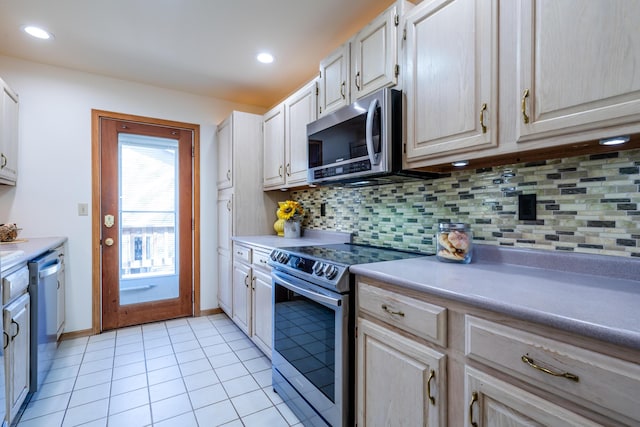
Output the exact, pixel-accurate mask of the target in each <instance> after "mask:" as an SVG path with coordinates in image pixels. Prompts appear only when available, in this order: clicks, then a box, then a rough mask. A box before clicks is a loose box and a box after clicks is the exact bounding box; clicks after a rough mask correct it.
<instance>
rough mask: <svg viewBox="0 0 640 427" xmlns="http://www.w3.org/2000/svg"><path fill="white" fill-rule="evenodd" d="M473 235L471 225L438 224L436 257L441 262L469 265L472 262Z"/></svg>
mask: <svg viewBox="0 0 640 427" xmlns="http://www.w3.org/2000/svg"><path fill="white" fill-rule="evenodd" d="M472 249H473V234H472V233H471V228H469V224H464V223H455V222H441V223H440V224H438V234H437V239H436V257H437V258H438V260H440V261H446V262H458V263H462V264H468V263H470V262H471V251H472Z"/></svg>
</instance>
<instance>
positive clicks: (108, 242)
mask: <svg viewBox="0 0 640 427" xmlns="http://www.w3.org/2000/svg"><path fill="white" fill-rule="evenodd" d="M104 244H105V245H107V246H111V245H113V239H112V238H111V237H107V238H106V239H104Z"/></svg>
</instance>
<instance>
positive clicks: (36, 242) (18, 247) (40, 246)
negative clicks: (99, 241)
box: [0, 237, 67, 271]
mask: <svg viewBox="0 0 640 427" xmlns="http://www.w3.org/2000/svg"><path fill="white" fill-rule="evenodd" d="M22 240H25V241H22ZM66 241H67V238H66V237H37V238H24V239H22V238H21V239H20V241H18V242H12V243H3V244H2V245H0V249H1V250H3V251H4V250H7V251H24V254H22V255H21V256H20V257H19V258H14V259H12V260H11V262H10V263H8V264H7V265H4V264H3V265H0V269H1V270H2V271H6V270H8V269H10V268H13V267H15V266H16V265H19V264H24V263H25V262H28V261H30V260H32V259H34V258H36V257H38V256H39V255H41V254H43V253H45V252H47V251H48V250H50V249H53V248H56V247H58V246H60V245H61V244H63V243H65V242H66Z"/></svg>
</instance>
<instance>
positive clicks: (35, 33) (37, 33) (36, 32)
mask: <svg viewBox="0 0 640 427" xmlns="http://www.w3.org/2000/svg"><path fill="white" fill-rule="evenodd" d="M22 30H23V31H24V32H25V33H27V34H29V35H30V36H32V37H35V38H37V39H42V40H49V39H52V38H53V34H51V33H50V32H48V31H46V30H44V29H42V28H40V27H34V26H33V25H26V26H25V27H23V28H22Z"/></svg>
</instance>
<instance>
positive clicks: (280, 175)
mask: <svg viewBox="0 0 640 427" xmlns="http://www.w3.org/2000/svg"><path fill="white" fill-rule="evenodd" d="M278 176H279V177H280V178H282V165H280V166H278Z"/></svg>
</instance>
